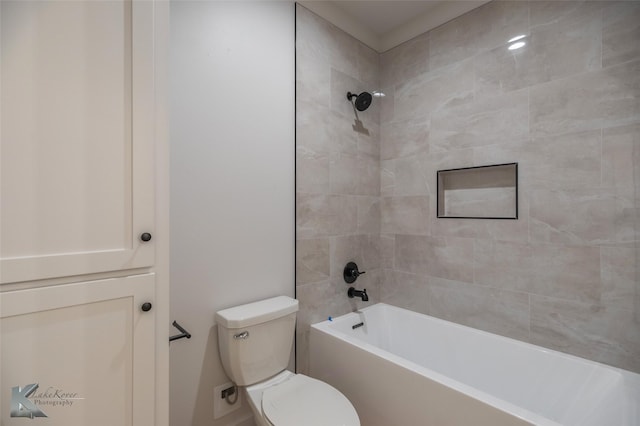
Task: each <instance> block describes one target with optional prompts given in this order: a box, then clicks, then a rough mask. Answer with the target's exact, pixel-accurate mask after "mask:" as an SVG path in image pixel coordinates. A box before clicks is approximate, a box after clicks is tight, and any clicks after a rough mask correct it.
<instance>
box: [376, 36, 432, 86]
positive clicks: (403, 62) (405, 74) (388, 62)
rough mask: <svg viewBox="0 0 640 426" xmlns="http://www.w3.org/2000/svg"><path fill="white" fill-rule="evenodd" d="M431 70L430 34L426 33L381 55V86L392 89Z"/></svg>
mask: <svg viewBox="0 0 640 426" xmlns="http://www.w3.org/2000/svg"><path fill="white" fill-rule="evenodd" d="M428 70H429V34H428V33H425V34H422V35H419V36H418V37H416V38H413V39H411V40H409V41H407V42H405V43H402V44H401V45H400V46H398V47H395V48H393V49H391V50H388V51H386V52H384V53H382V54H381V55H380V75H381V81H380V84H381V86H382V87H392V86H394V85H395V84H397V82H398V81H405V80H409V79H411V78H413V77H416V76H418V75H420V74H422V73H425V72H427V71H428Z"/></svg>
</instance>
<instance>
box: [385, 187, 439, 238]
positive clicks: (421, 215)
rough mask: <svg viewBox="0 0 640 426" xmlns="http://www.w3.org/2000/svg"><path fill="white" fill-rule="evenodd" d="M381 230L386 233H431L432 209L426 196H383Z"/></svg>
mask: <svg viewBox="0 0 640 426" xmlns="http://www.w3.org/2000/svg"><path fill="white" fill-rule="evenodd" d="M381 217H382V219H381V230H382V232H383V233H386V234H413V235H427V234H429V223H430V220H431V210H430V208H429V198H428V197H425V196H405V197H383V198H382V202H381Z"/></svg>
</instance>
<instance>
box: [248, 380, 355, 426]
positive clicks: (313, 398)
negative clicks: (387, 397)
mask: <svg viewBox="0 0 640 426" xmlns="http://www.w3.org/2000/svg"><path fill="white" fill-rule="evenodd" d="M246 392H247V400H248V401H249V404H250V405H251V409H252V411H253V414H254V416H255V418H256V424H257V425H258V426H300V425H304V426H360V420H359V419H358V414H357V413H356V410H355V409H354V408H353V405H351V403H350V402H349V400H348V399H347V398H346V397H345V396H344V395H343V394H342V393H341V392H340V391H338V390H337V389H336V388H334V387H332V386H330V385H328V384H326V383H325V382H322V381H320V380H316V379H314V378H311V377H308V376H305V375H303V374H295V373H292V372H290V371H287V370H285V371H283V372H282V373H280V374H278V375H276V376H275V377H273V378H271V379H269V380H265V381H264V382H260V383H258V384H255V385H252V386H248V387H247V388H246Z"/></svg>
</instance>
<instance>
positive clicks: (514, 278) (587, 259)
mask: <svg viewBox="0 0 640 426" xmlns="http://www.w3.org/2000/svg"><path fill="white" fill-rule="evenodd" d="M474 250H475V254H474V278H475V282H476V283H477V284H481V285H486V286H490V287H495V288H500V289H505V290H512V291H522V292H527V293H530V294H537V295H543V296H553V297H557V298H564V299H571V300H582V301H588V302H597V301H599V300H600V296H601V293H602V283H601V280H600V249H599V248H598V247H570V246H552V245H536V244H519V243H509V242H498V241H488V240H480V239H478V240H476V242H475V249H474Z"/></svg>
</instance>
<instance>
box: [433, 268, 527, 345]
mask: <svg viewBox="0 0 640 426" xmlns="http://www.w3.org/2000/svg"><path fill="white" fill-rule="evenodd" d="M428 288H429V290H428V293H429V295H428V299H427V300H428V309H427V311H428V313H429V315H433V316H435V317H438V318H442V319H445V320H448V321H453V322H457V323H458V324H463V325H467V326H470V327H474V328H478V329H480V330H485V331H489V332H491V333H496V334H500V335H503V336H508V337H512V338H515V339H520V340H524V341H527V340H528V338H529V296H528V295H527V294H524V293H517V292H511V291H504V290H497V289H492V288H487V287H480V286H477V285H474V284H468V283H461V282H456V281H448V280H443V279H438V278H430V279H429V287H428Z"/></svg>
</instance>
